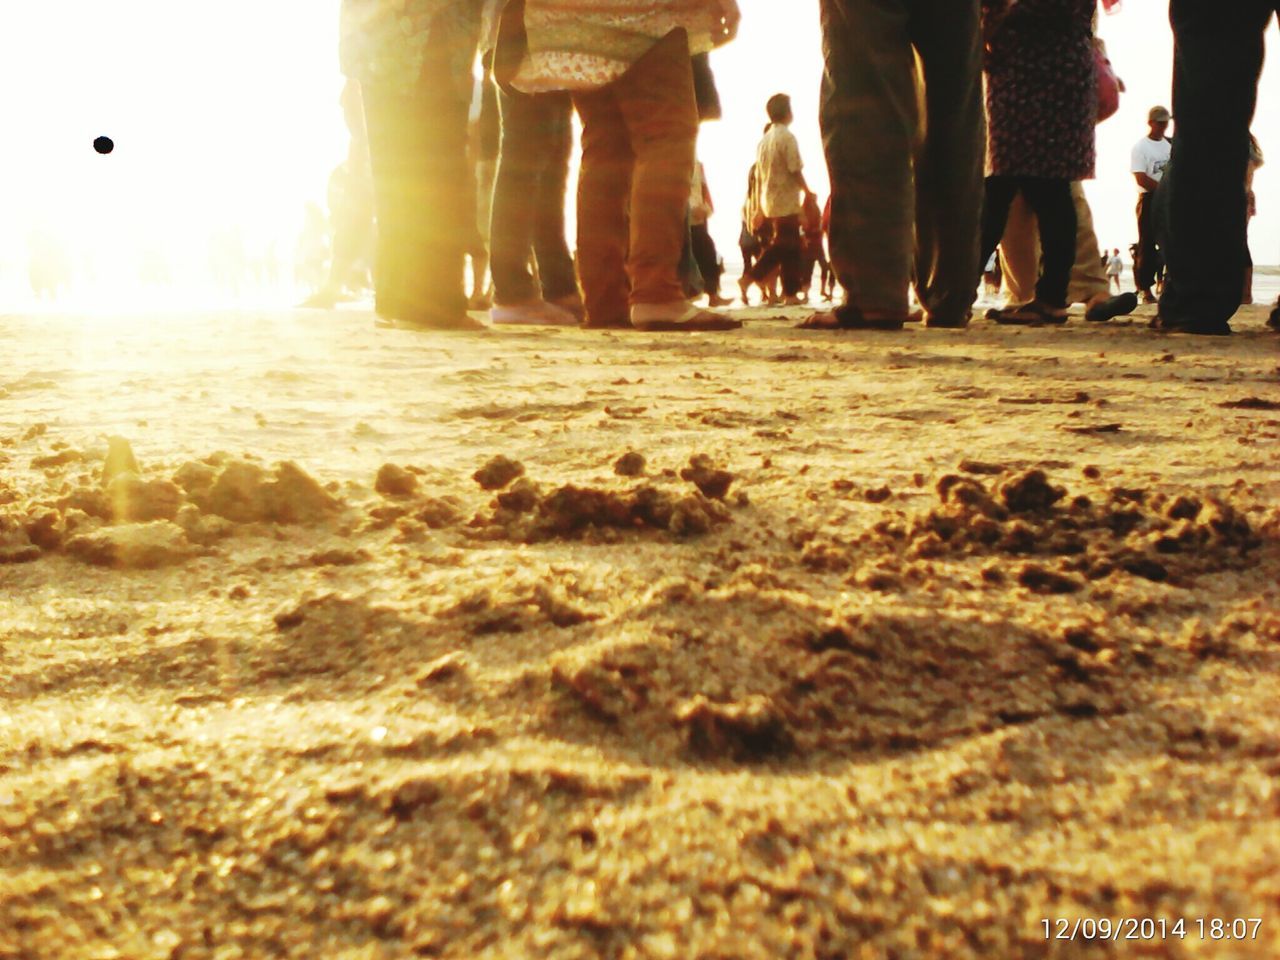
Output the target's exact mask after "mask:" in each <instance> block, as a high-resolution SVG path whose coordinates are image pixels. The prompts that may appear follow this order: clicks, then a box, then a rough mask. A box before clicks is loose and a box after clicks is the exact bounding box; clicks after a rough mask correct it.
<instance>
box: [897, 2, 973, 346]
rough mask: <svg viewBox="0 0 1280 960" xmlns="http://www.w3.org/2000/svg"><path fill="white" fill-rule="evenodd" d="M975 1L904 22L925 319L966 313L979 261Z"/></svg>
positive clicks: (924, 7)
mask: <svg viewBox="0 0 1280 960" xmlns="http://www.w3.org/2000/svg"><path fill="white" fill-rule="evenodd" d="M979 13H980V5H979V2H978V0H930V2H926V3H921V4H918V5H917V7H916V9H915V11H914V12H913V15H912V17H911V22H910V25H909V31H910V36H911V42H912V43H913V44H914V45H915V48H916V50H917V51H918V52H919V54H920V62H921V64H922V66H923V71H924V89H925V113H926V121H925V131H926V132H925V144H924V149H923V151H922V152H921V153H920V155H919V158H918V159H917V161H916V168H915V184H916V246H915V253H916V274H917V276H918V278H919V283H918V284H917V287H916V290H917V293H918V295H919V297H920V302H921V304H923V306H924V309H925V311H926V313H927V314H928V319H929V320H930V321H931V322H934V323H937V324H938V325H943V326H948V325H958V324H960V323H962V322H964V320H965V319H966V318H967V317H968V316H969V313H970V310H971V309H972V307H973V300H974V297H975V295H976V293H977V288H978V281H979V278H980V276H981V274H982V268H983V265H984V264H985V263H986V262H987V261H986V259H985V258H981V257H980V256H979V251H978V240H979V233H980V224H981V217H982V174H983V163H984V160H985V153H986V124H985V113H984V106H983V102H982V29H981V19H980V16H979Z"/></svg>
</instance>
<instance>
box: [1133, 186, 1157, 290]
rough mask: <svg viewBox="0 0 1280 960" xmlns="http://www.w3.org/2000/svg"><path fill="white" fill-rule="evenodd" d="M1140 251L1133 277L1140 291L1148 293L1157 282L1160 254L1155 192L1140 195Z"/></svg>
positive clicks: (1136, 258) (1138, 213) (1134, 264)
mask: <svg viewBox="0 0 1280 960" xmlns="http://www.w3.org/2000/svg"><path fill="white" fill-rule="evenodd" d="M1137 217H1138V252H1137V256H1136V257H1135V258H1134V262H1133V277H1134V281H1135V282H1136V283H1137V285H1138V292H1139V293H1143V294H1148V293H1150V292H1151V288H1152V287H1153V286H1154V285H1155V282H1156V267H1157V264H1158V263H1159V255H1158V254H1157V253H1156V226H1155V194H1154V193H1142V194H1139V195H1138V209H1137Z"/></svg>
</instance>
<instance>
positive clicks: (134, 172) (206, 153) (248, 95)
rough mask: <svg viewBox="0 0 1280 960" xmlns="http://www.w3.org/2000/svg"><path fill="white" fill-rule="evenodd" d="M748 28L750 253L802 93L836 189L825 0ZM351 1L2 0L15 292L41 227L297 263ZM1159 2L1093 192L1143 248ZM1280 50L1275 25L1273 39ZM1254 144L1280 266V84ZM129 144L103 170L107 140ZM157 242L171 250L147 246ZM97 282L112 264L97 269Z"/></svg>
mask: <svg viewBox="0 0 1280 960" xmlns="http://www.w3.org/2000/svg"><path fill="white" fill-rule="evenodd" d="M740 2H741V5H742V7H743V13H744V23H743V29H742V33H741V36H740V37H739V39H738V40H737V42H736V43H735V44H733V45H732V46H730V47H728V48H726V49H725V50H724V51H721V52H720V53H717V54H716V55H715V59H714V66H715V69H716V73H717V76H718V78H719V82H720V87H721V92H722V95H723V99H724V102H725V110H726V116H725V119H724V120H723V121H722V122H720V123H718V124H711V125H708V126H707V127H706V128H705V132H704V135H703V142H702V146H701V154H702V157H703V160H704V161H705V163H706V166H707V168H708V178H709V181H710V185H711V189H712V192H713V194H714V196H715V199H716V201H717V203H718V205H719V215H718V216H717V218H716V220H715V221H713V226H714V228H715V232H716V236H717V239H718V241H719V242H720V243H721V246H722V248H723V249H724V252H725V253H726V255H728V254H730V253H731V252H732V253H733V254H736V240H737V232H738V225H737V219H738V208H739V206H740V204H741V200H742V191H743V187H744V185H745V180H746V173H747V169H748V167H749V166H750V163H751V160H752V157H753V154H754V149H755V144H756V141H757V140H758V138H759V135H760V130H761V127H762V126H763V124H764V120H765V117H764V106H763V105H764V102H765V100H766V99H767V98H768V97H769V95H771V94H772V93H775V92H778V91H786V92H788V93H790V94H791V95H792V96H793V98H794V101H795V106H796V115H797V122H796V125H795V130H796V132H797V134H798V135H799V136H800V139H801V144H802V148H803V150H804V153H805V156H806V159H807V162H808V174H809V177H810V182H811V184H812V185H813V186H814V187H815V189H818V190H819V192H820V193H823V194H825V192H826V190H827V177H826V171H825V169H824V164H823V163H822V153H821V143H820V138H819V135H818V129H817V103H818V80H819V74H820V61H821V53H820V36H819V27H818V13H817V6H818V4H817V0H787V2H785V3H784V2H779V0H740ZM337 8H338V0H222V2H220V3H217V4H196V3H193V2H189V0H39V2H37V3H29V2H23V3H20V2H18V0H0V118H2V122H3V129H4V131H5V134H6V136H5V141H4V149H3V150H2V151H0V291H7V290H9V289H11V288H13V287H14V286H16V281H17V279H18V278H25V266H26V254H25V237H26V232H27V230H28V228H29V227H31V226H32V225H41V226H44V227H45V228H47V229H52V230H55V231H57V232H59V233H61V234H62V235H64V236H68V237H74V238H76V243H77V244H78V247H79V249H80V250H82V251H91V252H92V254H93V256H94V258H95V260H96V261H97V262H98V263H99V265H100V268H101V267H104V266H106V265H109V264H111V263H112V262H113V258H114V261H115V262H119V264H120V269H121V271H122V272H127V270H128V269H129V268H128V267H127V266H126V265H125V263H124V261H123V258H125V257H126V251H129V250H136V249H137V248H138V247H139V246H140V245H143V244H145V243H147V242H152V243H153V244H154V245H155V246H158V247H162V248H166V249H168V250H169V252H170V254H171V255H172V256H173V258H174V259H176V260H184V259H185V260H187V261H190V262H191V264H192V265H193V266H192V267H191V269H193V270H194V269H196V265H203V264H204V263H205V262H206V261H207V244H208V238H209V236H210V234H211V233H212V232H213V231H214V230H215V229H216V228H218V227H219V225H226V224H229V223H239V224H240V225H241V226H242V228H243V229H244V231H245V233H246V236H247V239H248V241H249V244H250V246H252V245H253V244H254V243H260V244H261V243H265V242H266V239H267V238H269V237H274V238H277V240H278V243H279V246H280V252H281V255H282V256H283V257H284V258H285V259H286V260H287V258H288V257H289V256H290V255H291V254H292V251H293V245H294V242H295V239H296V236H297V230H298V227H299V225H300V221H301V214H302V208H303V206H304V204H305V203H306V202H308V201H321V202H323V199H324V191H325V183H326V180H327V177H328V174H329V171H330V170H331V169H332V167H333V166H334V165H335V164H337V163H338V162H339V161H340V160H341V159H342V158H343V156H344V153H345V145H346V134H345V130H344V128H343V124H342V115H341V111H340V110H339V108H338V104H337V98H338V94H339V91H340V89H341V86H342V79H341V77H340V76H339V74H338V70H337V53H336V44H337V36H336V34H337V30H336V27H337ZM1166 9H1167V5H1166V4H1165V3H1164V2H1163V0H1128V2H1127V4H1126V6H1125V7H1124V8H1123V10H1122V12H1121V13H1120V14H1118V15H1117V16H1114V17H1106V18H1103V24H1102V31H1103V36H1104V37H1105V38H1106V39H1107V41H1108V42H1109V44H1110V47H1111V52H1112V58H1113V60H1114V61H1115V62H1116V64H1117V67H1118V69H1119V70H1120V73H1121V75H1122V76H1123V77H1124V79H1125V80H1126V82H1127V83H1128V86H1129V93H1128V95H1127V96H1126V97H1125V98H1124V102H1123V107H1122V110H1121V113H1120V115H1119V116H1117V117H1115V118H1113V119H1112V120H1110V121H1108V122H1107V123H1106V124H1105V125H1103V126H1102V127H1101V128H1100V130H1099V151H1100V163H1099V171H1098V172H1099V179H1098V181H1097V182H1096V183H1095V184H1093V185H1091V187H1090V195H1091V197H1092V199H1093V202H1094V211H1095V216H1096V217H1097V220H1098V234H1099V239H1100V241H1101V242H1102V243H1103V244H1104V245H1106V246H1120V247H1127V246H1128V244H1129V243H1130V242H1132V240H1133V239H1134V228H1133V205H1134V190H1135V187H1134V185H1133V183H1132V178H1131V177H1130V175H1129V173H1128V153H1129V149H1130V147H1131V146H1132V144H1133V142H1134V141H1136V139H1137V138H1138V137H1140V136H1141V135H1142V133H1143V131H1144V129H1145V122H1144V120H1145V114H1146V111H1147V109H1148V107H1150V106H1151V105H1152V104H1154V103H1164V104H1168V102H1169V99H1170V97H1169V87H1170V69H1171V68H1170V63H1171V40H1170V36H1169V28H1168V23H1167V16H1166ZM1271 33H1272V42H1273V43H1274V34H1275V28H1274V26H1273V27H1272V31H1271ZM1255 131H1256V133H1257V136H1258V138H1259V140H1260V141H1261V143H1262V145H1263V148H1264V149H1267V150H1269V151H1270V152H1272V153H1273V154H1274V155H1275V157H1276V161H1275V162H1274V163H1273V164H1271V165H1269V166H1267V167H1264V168H1263V170H1262V171H1261V172H1260V174H1259V176H1258V181H1257V189H1258V195H1259V207H1260V216H1259V218H1258V220H1256V221H1255V225H1254V229H1253V247H1254V252H1255V257H1256V259H1257V260H1258V262H1259V263H1280V72H1277V71H1275V70H1272V71H1271V72H1270V73H1269V74H1268V75H1267V76H1265V77H1264V82H1263V89H1262V98H1261V102H1260V105H1259V111H1258V121H1257V124H1256V128H1255ZM99 134H106V135H109V136H111V137H112V138H114V140H115V142H116V145H117V148H116V152H115V153H114V154H113V155H111V156H109V157H101V156H98V155H97V154H95V153H94V152H93V150H92V141H93V138H94V137H95V136H97V135H99ZM147 238H159V239H156V240H152V241H148V239H147ZM100 272H101V269H100Z"/></svg>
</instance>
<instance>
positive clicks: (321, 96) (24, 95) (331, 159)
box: [0, 0, 346, 312]
mask: <svg viewBox="0 0 1280 960" xmlns="http://www.w3.org/2000/svg"><path fill="white" fill-rule="evenodd" d="M304 6H305V11H306V12H305V14H303V13H302V8H303V7H304ZM0 16H2V17H3V19H4V21H5V23H4V30H3V34H4V35H5V36H6V37H7V40H6V41H5V42H4V48H3V54H4V60H5V69H6V70H7V71H9V72H11V74H12V75H13V76H21V77H24V78H25V79H24V82H23V83H21V84H20V85H15V83H9V84H6V85H5V86H6V88H7V90H8V93H7V94H6V96H5V118H6V125H7V126H8V128H9V130H11V131H13V132H14V133H15V136H14V139H13V141H12V142H11V145H10V146H9V147H8V149H6V151H5V152H4V154H3V156H0V199H2V200H3V204H2V205H3V208H4V209H5V210H6V216H5V218H4V223H3V225H2V226H0V232H2V234H3V235H2V236H0V260H3V262H4V267H3V268H2V269H3V272H2V273H0V292H2V293H3V295H4V299H5V301H6V303H12V302H14V301H15V300H16V301H17V302H18V303H22V302H23V300H24V298H25V299H26V300H28V301H30V300H33V299H34V300H35V301H36V303H37V304H38V303H40V302H43V303H45V304H56V306H57V308H58V309H72V310H76V311H77V312H79V311H80V310H86V309H92V310H95V311H108V312H114V311H115V310H120V309H125V308H127V309H130V310H136V309H138V308H139V307H142V308H146V307H147V306H162V305H165V304H167V303H170V302H181V303H183V304H185V305H187V306H211V305H215V304H219V303H236V302H254V303H258V304H266V303H270V302H272V301H285V302H287V301H288V300H290V299H292V298H293V296H294V294H295V293H296V288H297V283H296V282H295V276H296V267H297V264H296V263H295V260H296V259H297V257H296V250H297V247H298V244H299V237H300V233H301V231H302V228H303V225H304V216H305V212H306V208H307V204H308V203H315V204H317V205H319V206H321V207H323V206H324V203H325V191H326V183H327V179H328V175H329V172H330V170H331V169H332V168H333V167H334V166H335V165H336V164H337V163H339V162H340V161H341V160H342V159H343V157H344V155H345V150H346V131H345V129H344V127H343V123H342V114H341V111H340V109H339V107H338V103H337V98H338V93H339V91H340V89H341V85H342V78H341V76H340V75H339V73H338V68H337V56H336V44H337V0H331V2H327V3H318V2H311V3H307V4H305V5H302V4H296V3H270V4H261V3H250V2H245V0H231V2H227V3H222V4H219V5H217V6H216V7H214V8H198V7H192V6H190V5H187V4H172V3H160V2H154V0H123V2H113V3H101V2H93V0H46V2H43V3H41V4H30V5H24V6H23V7H22V8H21V10H20V11H19V10H13V9H8V10H6V11H5V12H4V13H3V14H2V15H0ZM99 137H109V138H110V139H111V140H112V141H113V143H114V149H113V150H112V151H111V152H109V153H100V152H98V151H97V150H96V149H95V140H96V139H97V138H99ZM33 287H39V290H36V289H33ZM41 293H43V294H44V296H43V297H42V296H40V294H41Z"/></svg>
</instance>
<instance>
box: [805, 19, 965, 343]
mask: <svg viewBox="0 0 1280 960" xmlns="http://www.w3.org/2000/svg"><path fill="white" fill-rule="evenodd" d="M821 9H822V29H823V55H824V58H825V72H824V75H823V81H822V109H821V122H822V139H823V143H824V145H825V148H826V155H827V164H828V166H829V167H830V169H831V237H830V243H831V247H830V249H831V265H832V267H833V268H834V269H835V273H836V277H837V279H839V281H840V284H841V286H843V287H844V288H845V290H846V291H847V294H848V299H849V303H850V305H851V306H854V307H856V308H858V309H861V310H864V311H869V312H878V313H885V314H905V313H906V312H907V290H908V287H909V285H910V283H911V281H912V278H913V277H916V278H917V282H916V287H917V291H918V293H919V295H920V300H921V302H922V303H923V304H924V306H925V309H926V310H928V311H929V313H930V314H931V315H932V316H937V317H939V318H946V319H948V320H950V319H956V318H963V317H966V316H968V314H969V311H970V308H971V307H972V306H973V300H974V296H975V294H976V291H977V286H978V277H979V275H980V274H981V271H982V264H983V263H984V261H982V260H979V258H978V233H979V222H980V217H981V211H982V168H983V159H984V153H985V149H986V121H985V118H984V113H983V103H982V37H981V29H980V25H979V3H978V0H822V2H821ZM917 54H918V55H919V58H920V62H921V64H922V67H923V79H924V90H925V113H926V117H925V118H924V123H923V127H924V129H925V130H926V136H925V142H924V146H923V148H921V149H917V145H918V141H919V134H920V130H921V127H922V123H921V118H920V116H919V112H918V109H917V93H916V81H917V75H916V56H917Z"/></svg>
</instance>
